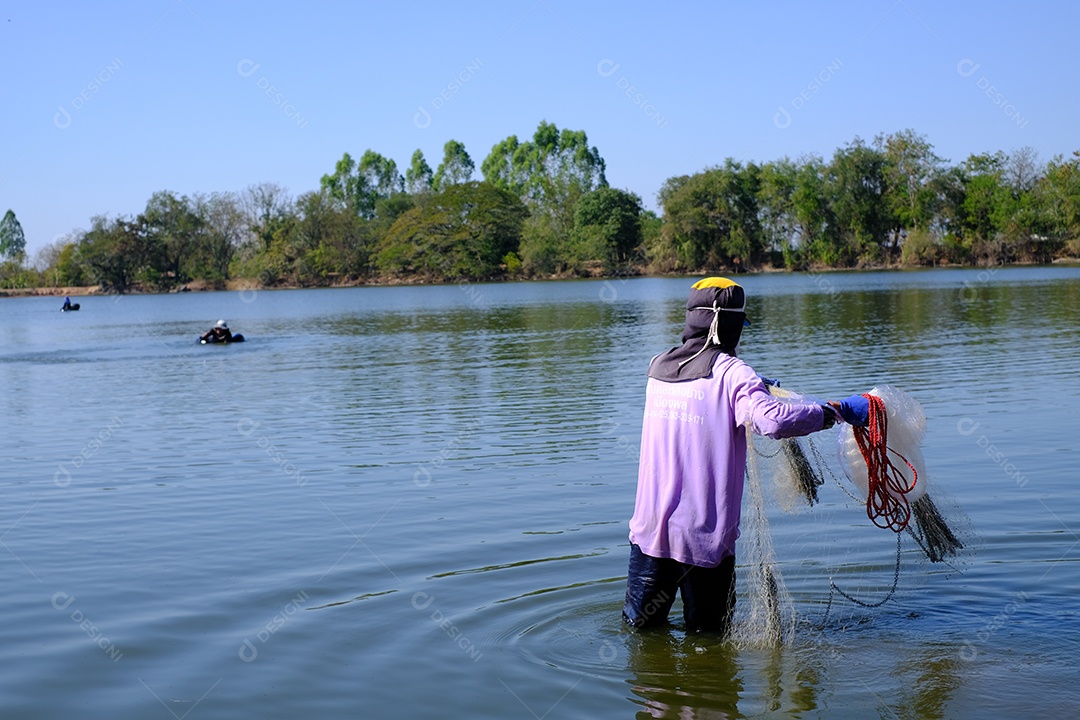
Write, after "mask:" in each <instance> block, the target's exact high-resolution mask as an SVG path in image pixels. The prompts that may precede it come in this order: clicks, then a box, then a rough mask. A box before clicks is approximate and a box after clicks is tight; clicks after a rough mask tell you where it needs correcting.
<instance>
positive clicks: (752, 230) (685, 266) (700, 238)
mask: <svg viewBox="0 0 1080 720" xmlns="http://www.w3.org/2000/svg"><path fill="white" fill-rule="evenodd" d="M760 182H761V181H760V177H759V170H758V167H757V166H756V165H753V164H750V165H748V166H746V167H743V166H742V165H741V164H740V163H738V162H736V161H735V160H733V159H731V158H728V159H727V160H726V161H725V162H724V165H723V166H719V167H714V168H710V169H708V170H705V171H704V172H701V173H698V174H697V175H692V176H690V177H688V178H686V179H685V180H683V179H681V178H680V179H676V180H674V181H669V183H668V185H667V187H666V189H665V190H663V191H662V192H661V195H660V196H661V199H662V201H663V208H664V227H663V229H662V231H661V235H662V239H661V244H662V245H663V246H664V248H665V249H666V250H667V252H669V253H671V256H670V257H668V258H665V259H661V262H662V263H666V264H667V265H668V266H669V267H671V268H672V269H678V270H686V271H696V270H699V269H702V268H705V267H710V268H712V267H720V268H731V269H733V270H736V271H737V270H739V269H742V268H744V267H747V266H754V265H757V264H758V263H760V262H761V260H762V259H763V245H762V233H761V228H760V219H759V206H758V191H759V187H760Z"/></svg>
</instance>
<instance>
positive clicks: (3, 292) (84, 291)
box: [0, 258, 1080, 298]
mask: <svg viewBox="0 0 1080 720" xmlns="http://www.w3.org/2000/svg"><path fill="white" fill-rule="evenodd" d="M1043 265H1045V266H1046V267H1050V266H1054V265H1080V258H1059V259H1056V260H1054V261H1053V262H1051V263H1041V264H1040V263H1008V264H1003V265H995V266H993V267H1039V266H1043ZM986 267H990V266H987V265H932V266H911V267H909V266H903V265H880V266H866V267H855V268H830V267H814V268H806V269H802V270H789V269H787V268H772V267H769V268H757V269H755V270H750V271H742V272H731V271H730V270H729V271H721V270H717V271H706V270H700V271H694V272H677V273H644V272H642V273H633V274H621V275H599V274H598V275H592V276H588V277H579V276H577V275H551V276H547V277H530V278H520V277H519V278H502V279H490V280H432V279H430V278H423V277H413V278H393V279H389V280H357V281H353V282H334V283H327V284H325V285H287V284H281V285H263V284H261V283H259V282H258V281H256V280H254V279H251V278H234V279H231V280H226V281H224V282H221V281H216V282H207V281H205V280H193V281H191V282H188V283H184V284H183V285H181V286H179V287H176V288H173V289H171V290H162V291H152V290H132V291H129V292H127V293H123V294H124V295H169V294H172V293H181V292H216V291H217V292H220V291H225V292H232V291H241V290H319V289H330V288H352V287H393V286H397V285H462V284H474V283H500V282H505V283H510V282H535V281H540V282H549V281H552V280H624V279H626V278H665V277H692V276H695V275H705V274H709V273H712V272H719V273H720V274H727V275H731V276H732V277H738V276H740V275H775V274H778V273H790V274H795V273H809V274H815V275H816V274H821V273H844V272H878V271H889V270H893V271H897V270H946V269H949V270H956V269H971V270H976V269H980V268H986ZM116 294H119V293H113V292H107V291H105V290H102V288H101V286H100V285H83V286H67V287H31V288H3V289H0V298H5V297H64V296H69V297H88V296H93V295H116Z"/></svg>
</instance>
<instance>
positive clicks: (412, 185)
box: [405, 148, 434, 195]
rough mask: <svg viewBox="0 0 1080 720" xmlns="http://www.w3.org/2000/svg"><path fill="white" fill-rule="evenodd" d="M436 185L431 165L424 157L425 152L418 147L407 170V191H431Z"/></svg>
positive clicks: (417, 193)
mask: <svg viewBox="0 0 1080 720" xmlns="http://www.w3.org/2000/svg"><path fill="white" fill-rule="evenodd" d="M432 185H434V175H433V173H432V172H431V166H430V165H428V164H427V160H425V159H424V153H423V152H422V151H421V150H420V149H419V148H418V149H417V150H416V152H414V153H413V155H412V161H411V162H410V163H409V169H408V170H406V171H405V191H406V192H408V193H411V194H413V195H420V194H422V193H425V192H429V191H430V190H431V189H432Z"/></svg>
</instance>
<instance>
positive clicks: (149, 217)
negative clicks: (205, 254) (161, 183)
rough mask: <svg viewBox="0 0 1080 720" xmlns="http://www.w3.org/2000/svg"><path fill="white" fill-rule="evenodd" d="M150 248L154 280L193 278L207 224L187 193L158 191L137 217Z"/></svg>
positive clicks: (165, 284)
mask: <svg viewBox="0 0 1080 720" xmlns="http://www.w3.org/2000/svg"><path fill="white" fill-rule="evenodd" d="M136 222H137V223H138V225H139V226H140V228H139V229H140V232H141V233H142V234H143V236H144V238H145V240H146V242H147V247H148V249H149V251H150V257H149V263H148V264H149V267H148V270H150V271H151V277H152V281H153V282H155V284H157V285H159V286H160V287H168V286H170V285H174V284H176V283H182V282H186V281H187V280H190V279H191V277H192V275H191V272H190V270H191V267H190V265H191V262H192V260H193V258H194V256H195V255H196V254H197V253H198V251H199V249H200V248H199V245H200V243H201V242H202V240H203V239H204V232H203V231H204V224H203V220H202V218H201V217H199V215H197V214H196V213H195V211H194V210H193V209H192V205H191V201H190V200H189V199H188V198H187V197H186V196H180V197H177V196H176V195H175V194H174V193H171V192H169V191H167V190H163V191H160V192H156V193H154V194H153V195H152V196H151V197H150V200H149V201H148V202H147V203H146V209H145V210H143V212H142V214H141V215H140V216H139V217H138V218H137V219H136Z"/></svg>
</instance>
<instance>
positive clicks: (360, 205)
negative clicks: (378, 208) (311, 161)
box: [319, 153, 375, 217]
mask: <svg viewBox="0 0 1080 720" xmlns="http://www.w3.org/2000/svg"><path fill="white" fill-rule="evenodd" d="M319 188H320V189H321V190H324V191H326V193H327V195H328V196H329V197H330V199H331V200H334V201H335V202H337V203H339V204H340V205H341V206H342V207H345V208H348V209H349V210H351V211H352V212H354V213H356V214H357V215H360V216H362V217H370V216H371V215H372V214H373V213H374V211H375V206H374V203H369V200H370V197H371V193H372V191H371V189H370V188H369V187H368V184H367V177H366V175H363V174H361V173H360V172H359V171H358V169H357V165H356V161H355V160H353V158H352V156H351V155H349V153H345V154H344V155H342V156H341V159H340V160H338V161H337V164H335V165H334V172H333V173H332V174H328V175H323V176H322V178H321V179H320V180H319Z"/></svg>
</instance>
